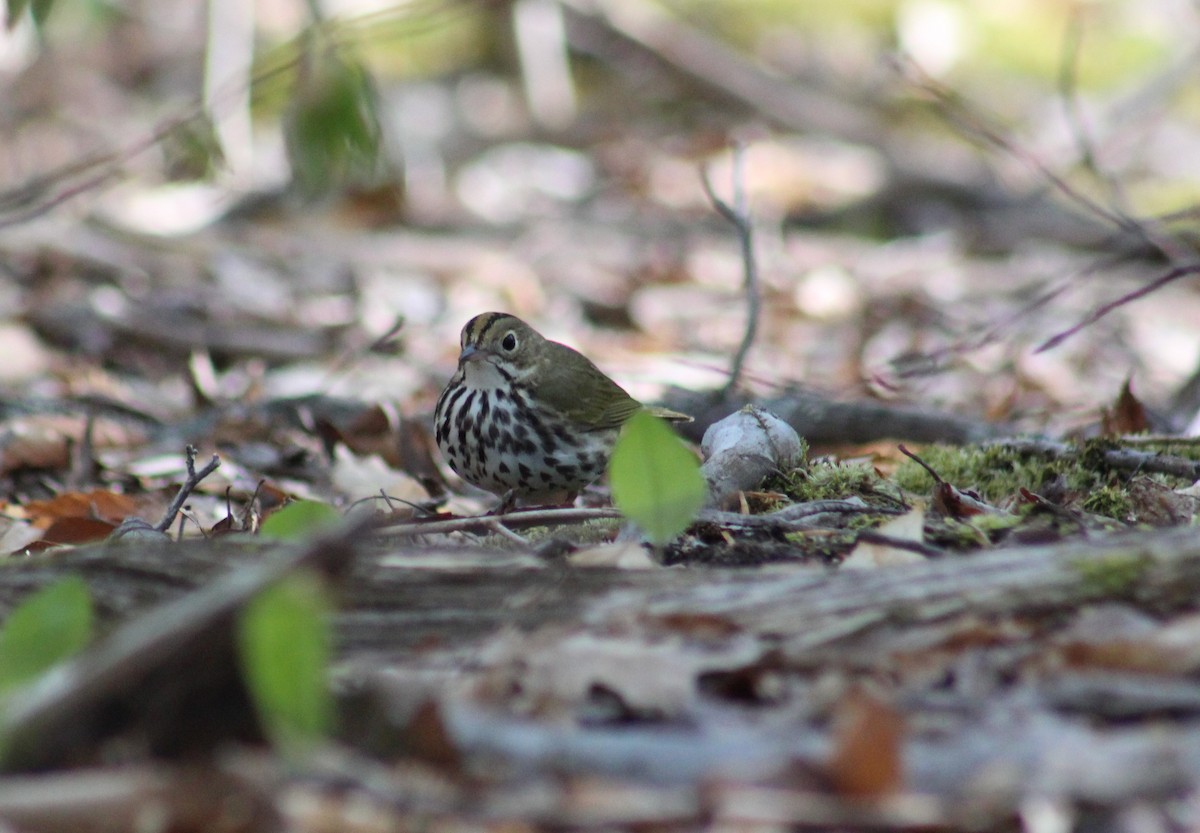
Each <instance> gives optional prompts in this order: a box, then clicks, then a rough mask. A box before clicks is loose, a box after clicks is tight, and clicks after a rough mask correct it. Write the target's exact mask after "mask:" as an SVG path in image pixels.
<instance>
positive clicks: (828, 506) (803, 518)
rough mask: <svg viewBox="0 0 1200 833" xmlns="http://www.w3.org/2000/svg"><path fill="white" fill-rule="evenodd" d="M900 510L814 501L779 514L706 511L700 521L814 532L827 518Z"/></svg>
mask: <svg viewBox="0 0 1200 833" xmlns="http://www.w3.org/2000/svg"><path fill="white" fill-rule="evenodd" d="M899 514H902V511H901V510H899V509H889V508H885V507H880V506H868V505H867V504H866V503H864V502H862V501H858V500H812V501H808V502H806V503H794V504H792V505H791V506H787V507H784V508H783V509H780V510H779V511H777V512H770V513H768V514H765V515H742V514H739V513H737V512H722V511H720V510H717V509H706V510H704V511H703V512H701V513H700V516H699V518H697V520H698V521H699V522H700V523H710V524H715V525H717V526H721V527H728V528H731V529H776V530H783V531H787V530H793V529H812V528H813V527H815V526H818V525H819V524H818V523H816V522H815V521H818V520H821V519H822V516H825V515H899Z"/></svg>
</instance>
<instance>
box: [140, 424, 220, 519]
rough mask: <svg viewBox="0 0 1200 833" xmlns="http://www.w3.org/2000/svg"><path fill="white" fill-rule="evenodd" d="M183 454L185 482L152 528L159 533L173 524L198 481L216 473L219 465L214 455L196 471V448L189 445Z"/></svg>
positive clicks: (217, 458)
mask: <svg viewBox="0 0 1200 833" xmlns="http://www.w3.org/2000/svg"><path fill="white" fill-rule="evenodd" d="M185 453H186V454H187V480H185V481H184V483H183V485H182V486H180V487H179V491H178V492H177V493H176V495H175V499H174V500H173V501H171V505H170V506H168V507H167V512H166V514H165V515H163V517H162V520H160V521H159V522H158V523H157V524H155V525H154V528H155V529H156V530H158V531H159V532H166V531H167V530H168V529H169V528H170V526H171V524H173V523H174V522H175V516H176V515H178V514H179V510H180V509H182V508H183V504H184V502H185V501H186V500H187V499H188V497H189V496H190V495H191V494H192V492H193V491H195V489H196V487H197V486H199V485H200V481H201V480H203V479H204V478H206V477H208V476H209V475H210V474H212V473H213V472H214V471H216V470H217V468H218V467H219V466H220V465H221V458H220V457H218V456H217V455H216V454H214V455H213V456H212V459H211V460H209V461H208V463H207V464H206V465H205V466H204V468H202V469H200V471H196V447H195V446H194V445H189V446H188V447H187V449H186V452H185Z"/></svg>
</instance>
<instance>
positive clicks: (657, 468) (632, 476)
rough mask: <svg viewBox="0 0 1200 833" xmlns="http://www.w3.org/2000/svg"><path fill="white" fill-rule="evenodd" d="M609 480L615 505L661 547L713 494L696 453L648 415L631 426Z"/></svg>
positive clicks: (610, 468) (625, 430) (633, 420)
mask: <svg viewBox="0 0 1200 833" xmlns="http://www.w3.org/2000/svg"><path fill="white" fill-rule="evenodd" d="M608 480H609V484H610V485H611V486H612V493H613V503H615V504H616V506H617V508H618V509H620V510H621V511H622V512H623V513H624V514H625V515H626V517H628V518H629V519H630V520H632V521H633V522H634V523H636V524H637V525H638V526H639V527H641V528H642V531H643V532H645V533H646V536H647V537H648V538H649V539H650V541H651V542H653V543H654V544H658V545H662V544H666V543H667V542H669V541H670V540H671V539H672V538H674V537H675V536H676V535H678V534H679V533H681V532H683V531H684V530H685V529H687V527H688V524H690V523H691V522H692V520H693V519H694V518H695V517H696V513H697V512H698V511H699V510H700V507H701V506H703V505H704V499H705V496H706V494H707V488H706V486H705V484H704V477H703V476H702V475H701V474H700V465H699V464H698V463H697V462H696V457H695V455H694V454H692V452H691V451H689V450H688V448H687V446H685V445H684V444H683V441H682V440H680V439H679V437H677V436H676V435H675V432H674V431H672V430H671V429H670V427H669V426H668V425H667V424H666V423H665V422H663V421H662V420H661V419H659V418H658V417H656V416H652V415H651V414H648V413H646V412H645V411H642V412H640V413H637V414H634V415H633V417H632V418H631V419H630V420H629V422H627V423H625V427H624V428H623V429H622V431H621V436H620V437H619V438H618V439H617V445H616V447H615V448H614V449H613V453H612V459H611V461H610V462H609V464H608Z"/></svg>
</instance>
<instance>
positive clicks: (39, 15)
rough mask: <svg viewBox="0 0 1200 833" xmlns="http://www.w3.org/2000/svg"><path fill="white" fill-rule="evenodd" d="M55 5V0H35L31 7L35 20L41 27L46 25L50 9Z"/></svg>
mask: <svg viewBox="0 0 1200 833" xmlns="http://www.w3.org/2000/svg"><path fill="white" fill-rule="evenodd" d="M53 6H54V0H33V5H32V6H30V7H29V8H30V11H31V12H32V13H33V22H34V23H36V24H37V27H38V28H39V29H44V28H45V27H46V21H47V20H49V19H50V10H51V8H53Z"/></svg>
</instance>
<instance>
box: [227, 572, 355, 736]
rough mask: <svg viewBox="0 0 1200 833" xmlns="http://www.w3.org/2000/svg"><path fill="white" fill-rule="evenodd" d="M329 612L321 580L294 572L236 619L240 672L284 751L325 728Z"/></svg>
mask: <svg viewBox="0 0 1200 833" xmlns="http://www.w3.org/2000/svg"><path fill="white" fill-rule="evenodd" d="M329 614H330V602H329V597H328V594H327V593H326V591H325V586H324V584H322V582H321V580H320V579H319V578H318V577H317V576H315V575H314V574H312V573H298V574H296V575H293V576H289V577H287V578H285V579H284V580H283V581H281V582H279V583H278V584H276V585H275V586H273V587H271V588H268V589H267V590H264V591H263V592H262V593H260V594H259V595H258V596H257V597H256V598H255V599H254V600H253V601H252V602H250V604H249V605H248V606H247V607H246V610H245V611H243V613H242V616H241V620H240V622H239V629H238V637H239V649H240V656H241V662H242V673H243V675H244V676H245V680H246V684H247V687H248V688H249V689H250V694H251V696H252V697H253V699H254V704H255V707H256V708H257V710H258V715H259V718H260V719H261V720H262V724H263V727H264V728H265V729H266V731H267V734H268V736H269V737H270V738H271V739H272V740H273V741H275V742H276V744H278V745H279V746H280V747H281V748H282V749H283V750H284V751H296V750H297V749H303V748H304V747H306V746H308V745H311V744H312V743H314V742H316V741H317V740H319V739H320V738H321V737H322V736H324V735H325V734H326V733H327V732H328V731H329V727H330V724H331V721H332V718H333V700H332V697H331V695H330V692H329V681H328V677H327V670H328V666H329V653H330V631H329Z"/></svg>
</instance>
